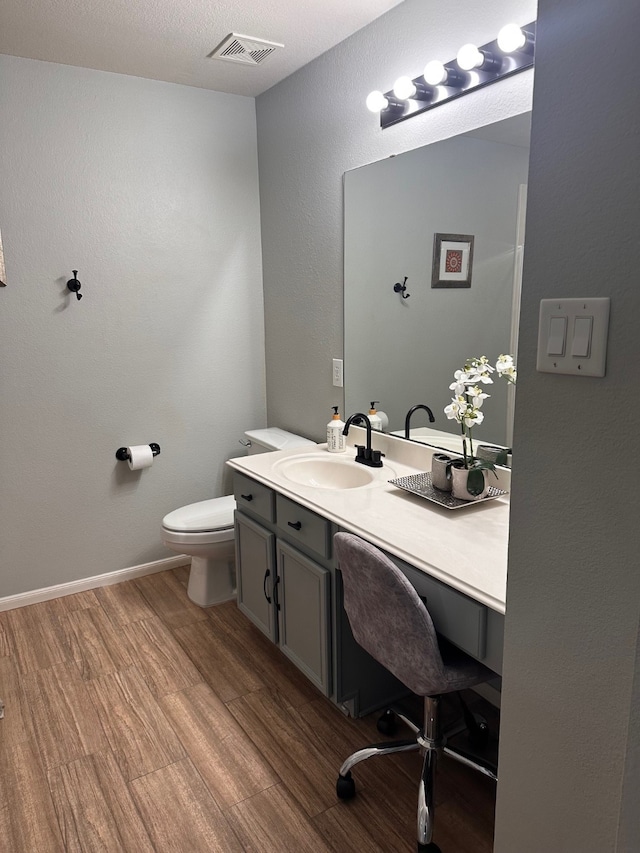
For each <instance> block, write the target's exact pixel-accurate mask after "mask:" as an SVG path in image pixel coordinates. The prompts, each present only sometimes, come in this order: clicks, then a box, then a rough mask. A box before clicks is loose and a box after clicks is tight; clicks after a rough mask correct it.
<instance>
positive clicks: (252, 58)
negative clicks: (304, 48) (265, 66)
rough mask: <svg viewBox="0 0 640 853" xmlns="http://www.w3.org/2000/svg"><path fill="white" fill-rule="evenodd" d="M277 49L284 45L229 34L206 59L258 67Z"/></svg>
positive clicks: (237, 34)
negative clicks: (223, 60) (224, 60)
mask: <svg viewBox="0 0 640 853" xmlns="http://www.w3.org/2000/svg"><path fill="white" fill-rule="evenodd" d="M279 47H284V45H283V44H278V42H275V41H266V40H265V39H257V38H253V36H241V35H240V34H239V33H229V35H228V36H227V37H226V38H225V39H224V40H223V41H222V42H220V44H219V45H218V47H216V49H215V50H212V51H211V53H210V54H209V57H208V58H209V59H226V60H227V61H228V62H242V63H243V65H260V63H261V62H264V61H265V59H266V58H267V57H268V56H271V54H272V53H273V52H274V50H277V49H278V48H279Z"/></svg>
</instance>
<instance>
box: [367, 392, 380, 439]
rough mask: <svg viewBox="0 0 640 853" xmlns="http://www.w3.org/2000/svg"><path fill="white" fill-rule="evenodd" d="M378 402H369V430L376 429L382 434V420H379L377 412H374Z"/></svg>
mask: <svg viewBox="0 0 640 853" xmlns="http://www.w3.org/2000/svg"><path fill="white" fill-rule="evenodd" d="M377 402H378V400H372V401H371V408H370V409H369V420H370V421H371V429H377V430H378V431H379V432H382V420H381V419H380V417H379V415H378V412H377V411H376V403H377Z"/></svg>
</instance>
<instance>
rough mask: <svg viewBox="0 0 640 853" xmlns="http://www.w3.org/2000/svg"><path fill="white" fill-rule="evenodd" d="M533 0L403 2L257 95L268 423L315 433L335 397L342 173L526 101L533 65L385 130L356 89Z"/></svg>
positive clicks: (363, 91)
mask: <svg viewBox="0 0 640 853" xmlns="http://www.w3.org/2000/svg"><path fill="white" fill-rule="evenodd" d="M535 9H536V7H535V2H533V0H497V2H493V3H491V4H478V3H476V2H473V0H462V2H460V3H457V4H456V5H455V15H454V14H453V13H452V7H451V6H450V5H449V6H447V5H445V4H443V3H442V2H441V0H407V2H405V3H402V4H400V5H399V6H397V7H396V8H394V9H392V10H391V11H390V12H389V13H387V14H386V15H383V16H382V17H381V18H379V19H378V20H376V21H374V22H373V23H372V24H371V25H370V26H368V27H366V28H364V29H363V30H360V31H359V32H358V33H356V34H355V35H354V36H352V37H351V38H349V39H347V40H346V41H344V42H342V44H340V45H338V46H337V47H336V48H335V49H333V50H331V51H329V52H327V53H326V54H324V55H323V56H321V57H320V58H319V59H317V60H316V61H314V62H312V63H310V64H309V65H307V66H306V67H305V68H303V69H302V70H301V71H299V72H297V73H296V74H293V75H292V76H291V77H289V78H287V79H286V80H284V81H283V82H282V83H280V84H279V85H278V86H275V87H274V88H273V89H270V90H269V91H268V92H266V93H265V94H263V95H261V96H260V97H259V98H258V99H257V102H256V103H257V115H258V157H259V166H260V204H261V222H262V240H263V271H264V293H265V332H266V358H267V416H268V420H269V423H271V424H273V425H277V426H282V427H285V428H287V429H292V430H294V431H296V432H302V433H303V434H304V435H306V436H308V437H309V438H313V439H315V440H316V441H321V440H325V439H326V432H325V429H326V423H327V420H328V416H327V413H330V411H331V409H330V407H331V406H333V405H336V404H341V403H342V399H341V390H340V389H334V388H333V387H332V384H331V382H332V372H331V359H332V358H335V357H339V356H341V355H342V278H343V274H342V263H343V257H342V175H343V173H344V172H345V171H347V170H348V169H353V168H355V167H357V166H362V165H364V164H365V163H370V162H372V161H374V160H380V159H381V158H383V157H388V156H389V155H391V154H396V153H398V152H400V151H408V150H410V149H412V148H417V147H418V146H420V145H424V144H426V143H429V142H435V141H436V140H438V139H445V138H447V137H449V136H454V135H457V134H458V133H462V132H464V131H468V130H471V129H472V128H475V127H478V126H480V125H484V124H487V123H490V122H494V121H499V120H500V119H503V118H506V117H507V116H510V115H515V114H518V113H522V112H525V111H527V110H528V109H530V107H531V87H532V82H533V73H532V72H524V73H522V74H518V75H516V76H515V77H512V78H509V79H508V80H505V81H502V82H501V83H500V85H499V86H494V87H488V88H486V89H482V90H481V91H479V92H477V93H475V94H474V95H473V96H472V97H469V98H466V99H465V98H462V99H460V100H457V101H454V102H453V103H451V104H449V105H447V106H446V107H445V108H442V107H441V108H438V109H436V110H433V111H432V112H428V113H426V114H425V115H424V116H422V117H419V118H414V119H412V120H410V121H407V122H403V123H401V124H399V125H396V126H394V127H392V128H389V129H387V130H385V131H382V130H380V126H379V119H378V116H376V115H373V114H372V113H370V112H368V111H367V109H366V107H365V99H366V97H367V95H368V94H369V92H370V91H371V90H372V89H383V90H385V91H386V90H387V89H388V88H390V87H391V86H392V85H393V82H394V80H395V79H396V78H397V77H399V76H400V75H401V74H408V75H409V76H411V77H414V76H417V75H418V74H419V73H420V71H421V70H422V69H423V68H424V65H425V62H426V60H427V59H429V58H433V57H440V58H441V59H442V60H444V61H447V60H449V59H451V58H452V57H454V56H455V55H456V52H457V50H458V48H459V47H460V43H461V39H462V40H473V39H476V40H477V41H478V43H479V44H483V43H485V42H487V41H490V40H491V39H493V38H495V36H496V33H497V32H498V30H499V29H500V27H501V26H503V24H504V23H505V21H508V20H511V19H513V18H517V19H518V20H520V21H522V23H526V22H528V21H532V20H534V19H535V16H536V12H535ZM454 21H456V22H459V23H457V24H456V26H452V22H454Z"/></svg>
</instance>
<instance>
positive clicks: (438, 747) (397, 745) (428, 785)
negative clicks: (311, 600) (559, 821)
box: [336, 696, 498, 853]
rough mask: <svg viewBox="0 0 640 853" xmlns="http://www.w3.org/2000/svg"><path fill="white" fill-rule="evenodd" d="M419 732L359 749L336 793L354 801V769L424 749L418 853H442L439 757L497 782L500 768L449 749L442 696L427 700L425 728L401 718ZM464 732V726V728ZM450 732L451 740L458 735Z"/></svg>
mask: <svg viewBox="0 0 640 853" xmlns="http://www.w3.org/2000/svg"><path fill="white" fill-rule="evenodd" d="M397 716H398V717H399V718H400V719H401V720H402V721H403V722H404V723H405V724H406V725H407V726H409V728H410V729H411V730H412V731H413V732H414V733H415V737H414V738H413V739H412V740H396V741H387V742H386V743H374V744H371V745H370V746H367V747H364V749H359V750H357V752H354V753H353V754H352V755H350V756H349V757H348V758H347V759H346V761H344V763H343V764H342V767H341V768H340V771H339V775H338V781H337V783H336V793H337V795H338V797H339V798H340V799H341V800H346V799H351V797H353V796H355V792H356V791H355V782H354V781H353V778H352V776H351V769H352V768H353V767H355V765H356V764H358V763H359V762H361V761H366V760H367V759H368V758H373V757H374V756H377V755H389V754H391V753H394V752H412V751H414V750H417V749H421V750H422V751H423V752H424V760H423V763H422V773H421V775H420V783H419V785H418V814H417V843H418V853H440V851H439V848H438V847H437V845H435V844H434V843H433V824H434V789H435V774H436V765H437V761H438V754H439V753H440V752H443V753H444V754H445V755H448V756H449V757H451V758H454V759H455V760H456V761H459V762H461V763H462V764H465V765H466V766H467V767H472V768H473V769H474V770H477V771H478V772H479V773H482V774H484V775H485V776H489V778H491V779H494V780H497V778H498V776H497V773H496V768H495V767H494V766H493V765H492V764H491V763H490V762H483V761H482V760H481V759H475V758H472V757H470V756H469V755H467V754H465V753H463V752H462V751H459V750H458V749H457V748H455V747H453V746H447V745H446V744H447V737H446V736H445V735H443V733H442V730H441V722H440V697H439V696H425V697H424V726H423V728H422V729H421V730H420V729H418V727H417V726H416V725H415V724H414V723H413V722H412V721H411V720H409V719H408V718H407V717H405V716H404V715H403V714H398V715H397ZM462 729H464V726H463V727H462ZM462 729H461V728H460V727H458V728H457V729H456V730H455V732H453V733H452V732H447V735H448V736H449V737H452V736H453V734H458V733H459V732H460V731H461V730H462Z"/></svg>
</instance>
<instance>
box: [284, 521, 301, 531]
mask: <svg viewBox="0 0 640 853" xmlns="http://www.w3.org/2000/svg"><path fill="white" fill-rule="evenodd" d="M287 524H288V525H289V527H293V529H294V530H300V528H301V527H302V522H301V521H287Z"/></svg>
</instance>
